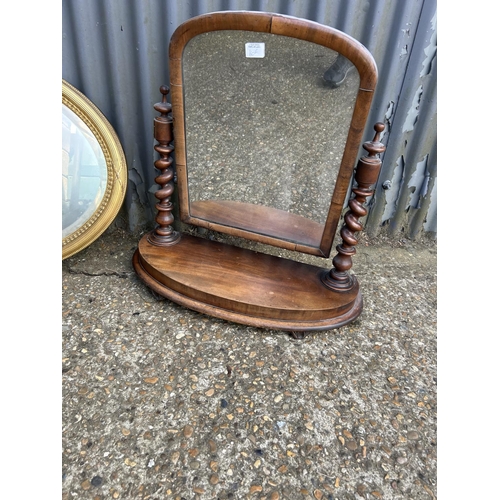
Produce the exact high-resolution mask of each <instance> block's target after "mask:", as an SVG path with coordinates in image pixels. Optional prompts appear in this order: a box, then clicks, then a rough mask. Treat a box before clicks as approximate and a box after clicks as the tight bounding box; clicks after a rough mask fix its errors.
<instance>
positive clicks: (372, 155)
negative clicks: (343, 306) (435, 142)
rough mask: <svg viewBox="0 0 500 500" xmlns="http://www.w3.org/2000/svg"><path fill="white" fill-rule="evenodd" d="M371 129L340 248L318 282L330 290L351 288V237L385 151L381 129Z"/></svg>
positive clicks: (354, 241) (353, 240) (353, 243)
mask: <svg viewBox="0 0 500 500" xmlns="http://www.w3.org/2000/svg"><path fill="white" fill-rule="evenodd" d="M374 129H375V137H374V138H373V140H372V141H368V142H365V143H364V144H363V149H364V150H365V151H367V152H368V155H366V156H363V157H362V158H360V159H359V161H358V165H357V166H356V174H355V176H354V180H355V181H356V184H357V185H356V187H355V188H353V190H352V192H353V193H354V194H355V197H354V198H352V199H351V200H349V211H348V212H347V213H346V214H345V216H344V225H343V226H342V229H341V230H340V236H341V238H342V244H340V245H337V252H338V253H337V255H336V256H335V257H334V258H333V262H332V263H333V269H331V270H330V271H329V272H328V273H326V274H325V275H324V276H323V278H322V281H323V284H324V285H326V286H327V287H328V288H330V289H332V290H338V291H342V290H350V289H351V288H352V287H353V286H354V284H355V279H356V278H355V277H354V276H352V275H350V274H349V273H348V271H349V269H351V267H352V256H353V255H354V254H355V253H356V249H355V248H354V247H355V246H356V245H357V244H358V240H357V238H356V236H355V234H356V233H357V232H358V231H361V230H362V229H363V226H362V224H361V223H360V222H359V219H360V218H361V217H364V216H365V215H366V214H367V213H368V210H367V209H366V208H365V206H364V205H365V202H366V199H367V198H368V197H369V196H371V195H373V188H374V186H375V183H376V182H377V179H378V176H379V173H380V167H381V165H382V161H381V160H380V158H379V157H378V155H379V154H380V153H383V152H384V151H385V146H384V145H383V144H382V143H381V142H380V136H381V134H382V132H383V131H384V129H385V126H384V124H383V123H380V122H378V123H376V124H375V126H374Z"/></svg>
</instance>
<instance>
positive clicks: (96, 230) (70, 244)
mask: <svg viewBox="0 0 500 500" xmlns="http://www.w3.org/2000/svg"><path fill="white" fill-rule="evenodd" d="M62 104H63V106H66V107H68V108H69V109H70V110H71V111H73V112H74V113H75V114H76V115H77V116H78V117H79V118H80V119H81V120H82V121H83V122H84V123H85V124H86V125H87V126H88V127H89V129H90V130H91V132H92V134H93V135H94V136H95V138H96V140H97V142H98V143H99V145H100V147H101V149H102V152H103V155H104V158H105V159H106V167H107V181H106V190H105V193H104V196H103V199H102V201H101V203H100V204H99V206H98V207H97V209H96V210H95V211H94V212H93V214H92V215H91V216H90V217H89V218H88V219H87V220H86V221H85V222H84V223H83V224H82V225H81V226H80V227H79V228H78V229H76V230H75V231H74V232H72V233H71V234H70V235H68V236H67V237H65V238H63V239H62V258H63V260H64V259H66V258H68V257H71V256H72V255H74V254H76V253H77V252H79V251H80V250H83V249H84V248H85V247H87V246H88V245H90V244H91V243H92V242H93V241H95V240H96V239H97V238H98V237H99V236H100V235H101V234H102V233H103V232H104V231H105V230H106V229H107V228H108V227H109V225H110V224H111V222H112V221H113V220H114V218H115V217H116V215H117V214H118V211H119V210H120V207H121V205H122V203H123V200H124V198H125V191H126V187H127V165H126V160H125V155H124V153H123V149H122V146H121V144H120V140H119V139H118V136H117V135H116V132H115V131H114V129H113V127H112V126H111V124H110V123H109V122H108V120H107V119H106V117H105V116H104V115H103V114H102V112H101V111H100V110H99V109H98V108H97V106H95V104H94V103H93V102H92V101H90V100H89V99H88V98H87V97H86V96H85V95H84V94H82V93H81V92H80V91H79V90H77V89H76V88H75V87H73V86H72V85H71V84H69V83H68V82H66V81H65V80H63V81H62Z"/></svg>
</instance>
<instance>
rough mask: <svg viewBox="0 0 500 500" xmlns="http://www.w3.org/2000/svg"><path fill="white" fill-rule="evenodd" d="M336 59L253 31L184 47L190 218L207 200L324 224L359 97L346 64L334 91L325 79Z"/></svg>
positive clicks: (206, 37) (214, 35) (204, 37)
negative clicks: (263, 208) (265, 209)
mask: <svg viewBox="0 0 500 500" xmlns="http://www.w3.org/2000/svg"><path fill="white" fill-rule="evenodd" d="M337 57H338V53H337V52H335V51H333V50H331V49H329V48H326V47H323V46H321V45H316V44H314V43H311V42H307V41H304V40H298V39H294V38H290V37H286V36H282V35H275V34H270V33H257V32H251V31H233V30H223V31H213V32H208V33H203V34H201V35H198V36H195V37H194V38H193V39H191V40H190V41H189V42H188V44H187V45H186V47H185V49H184V52H183V56H182V76H183V89H184V110H185V137H186V162H187V176H188V189H189V192H188V196H189V204H190V210H191V213H192V214H193V215H194V216H199V214H201V215H202V216H203V213H204V212H203V210H200V211H199V212H198V213H197V207H198V206H202V205H203V203H206V202H207V201H208V200H217V201H222V200H230V201H232V202H239V203H248V204H252V205H264V206H266V207H272V208H274V209H278V210H282V211H285V212H287V213H291V214H296V215H298V216H302V217H305V218H306V219H308V220H310V221H314V222H315V223H317V224H325V221H326V216H327V213H328V210H329V207H330V201H331V197H332V193H333V189H334V186H335V180H336V177H337V174H338V171H339V166H340V162H341V160H342V156H343V153H344V146H345V142H346V139H347V134H348V131H349V125H350V122H351V118H352V114H353V109H354V104H355V100H356V97H357V93H358V89H359V75H358V72H357V70H356V68H355V67H354V66H353V65H352V64H350V63H347V65H348V68H349V71H348V72H347V77H346V78H345V80H344V81H343V82H342V84H341V85H340V86H338V87H334V86H333V85H332V84H331V83H329V82H328V81H327V80H325V78H324V75H325V73H326V72H327V71H328V70H329V69H330V68H331V67H332V65H333V64H334V63H335V61H336V60H337ZM200 204H201V205H200ZM210 217H211V220H212V221H213V222H218V221H219V219H218V216H217V213H213V212H212V213H211V215H210ZM221 220H222V219H221ZM306 222H307V221H306ZM221 223H224V222H221ZM236 225H237V224H236ZM259 231H261V232H262V233H265V232H266V231H267V229H265V228H263V229H260V230H259ZM270 235H271V236H273V234H270Z"/></svg>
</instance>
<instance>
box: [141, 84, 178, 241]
mask: <svg viewBox="0 0 500 500" xmlns="http://www.w3.org/2000/svg"><path fill="white" fill-rule="evenodd" d="M160 92H161V93H162V96H163V97H162V101H161V102H159V103H157V104H155V105H154V108H155V110H156V111H158V112H160V113H161V114H160V116H157V117H155V119H154V136H155V139H156V140H157V141H158V144H157V145H156V146H155V151H157V152H158V153H159V154H160V158H159V159H158V160H156V161H155V167H156V168H157V169H158V170H159V171H160V175H158V176H157V177H155V182H156V183H157V184H159V185H160V189H159V190H158V191H157V192H156V193H155V196H156V198H157V199H158V200H159V202H158V203H157V204H156V209H157V210H158V213H157V215H156V219H155V220H156V223H157V224H158V225H157V227H156V228H155V229H154V231H152V232H151V233H150V234H149V236H148V241H149V242H150V243H152V244H153V245H157V246H169V245H174V244H175V243H177V242H178V241H179V239H180V234H179V233H178V232H177V231H174V229H173V227H172V224H173V222H174V216H173V215H172V210H173V209H174V207H173V204H172V202H171V201H170V198H171V197H172V194H173V193H174V182H173V178H174V171H173V168H172V162H173V160H172V158H171V156H170V155H171V153H172V151H173V150H174V147H173V145H172V144H171V143H172V141H173V132H172V117H171V115H170V113H171V111H172V105H171V104H170V103H168V102H167V94H168V93H169V88H168V87H167V86H166V85H162V86H161V87H160Z"/></svg>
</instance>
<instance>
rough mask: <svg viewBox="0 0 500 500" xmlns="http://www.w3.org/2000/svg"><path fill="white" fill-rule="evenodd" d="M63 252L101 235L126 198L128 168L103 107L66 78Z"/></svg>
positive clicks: (77, 248) (69, 252) (68, 252)
mask: <svg viewBox="0 0 500 500" xmlns="http://www.w3.org/2000/svg"><path fill="white" fill-rule="evenodd" d="M62 90H63V92H62V257H63V259H65V258H67V257H70V256H71V255H74V254H75V253H77V252H78V251H80V250H82V249H83V248H85V247H87V246H88V245H90V243H92V242H93V241H94V240H95V239H97V238H98V237H99V236H100V235H101V234H102V233H103V232H104V231H105V230H106V229H107V227H108V226H109V225H110V224H111V222H112V221H113V220H114V218H115V217H116V215H117V213H118V211H119V209H120V206H121V204H122V202H123V199H124V197H125V189H126V180H127V169H126V162H125V156H124V154H123V149H122V147H121V144H120V141H119V140H118V137H117V135H116V133H115V131H114V130H113V128H112V126H111V125H110V123H109V122H108V121H107V119H106V118H105V117H104V115H103V114H102V113H101V111H100V110H99V109H98V108H97V107H96V106H95V105H94V104H93V103H92V102H91V101H90V100H89V99H88V98H87V97H86V96H85V95H83V94H82V93H81V92H79V91H78V90H77V89H76V88H74V87H73V86H72V85H70V84H69V83H68V82H65V81H64V80H63V87H62Z"/></svg>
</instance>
